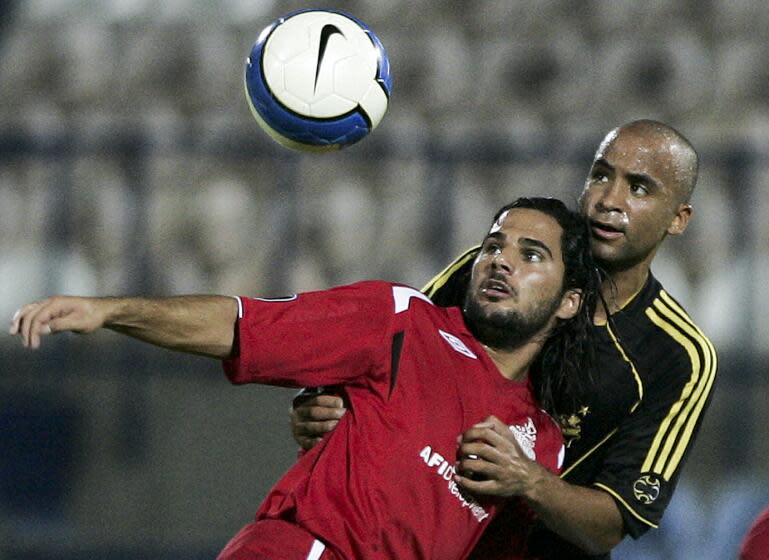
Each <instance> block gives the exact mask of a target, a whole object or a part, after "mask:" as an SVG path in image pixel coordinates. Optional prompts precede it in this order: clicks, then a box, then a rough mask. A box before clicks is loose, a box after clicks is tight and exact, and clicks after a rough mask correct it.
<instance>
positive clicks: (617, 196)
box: [595, 180, 624, 212]
mask: <svg viewBox="0 0 769 560" xmlns="http://www.w3.org/2000/svg"><path fill="white" fill-rule="evenodd" d="M623 192H624V189H623V186H622V184H621V181H618V180H614V181H611V182H610V183H608V184H606V186H605V187H604V188H603V189H602V190H601V194H600V196H599V197H598V200H596V203H595V207H596V209H597V210H601V211H603V212H612V211H617V212H622V211H623V208H624V196H623Z"/></svg>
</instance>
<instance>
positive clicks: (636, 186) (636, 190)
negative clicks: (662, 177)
mask: <svg viewBox="0 0 769 560" xmlns="http://www.w3.org/2000/svg"><path fill="white" fill-rule="evenodd" d="M630 192H632V193H633V194H635V195H639V196H644V195H647V194H649V189H648V188H646V185H642V184H640V183H633V184H632V185H630Z"/></svg>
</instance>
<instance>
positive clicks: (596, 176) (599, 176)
mask: <svg viewBox="0 0 769 560" xmlns="http://www.w3.org/2000/svg"><path fill="white" fill-rule="evenodd" d="M592 178H593V182H594V183H605V182H606V181H608V180H609V178H608V177H607V176H606V173H603V172H601V171H595V172H593V175H592Z"/></svg>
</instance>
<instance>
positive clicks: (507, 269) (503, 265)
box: [491, 251, 513, 274]
mask: <svg viewBox="0 0 769 560" xmlns="http://www.w3.org/2000/svg"><path fill="white" fill-rule="evenodd" d="M491 266H492V268H493V269H494V270H501V271H502V272H504V273H506V274H511V273H512V272H513V266H512V264H511V263H510V261H509V260H508V259H507V258H505V256H504V255H503V254H502V252H501V251H500V252H499V253H497V254H496V255H494V258H493V259H492V260H491Z"/></svg>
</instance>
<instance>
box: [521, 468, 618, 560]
mask: <svg viewBox="0 0 769 560" xmlns="http://www.w3.org/2000/svg"><path fill="white" fill-rule="evenodd" d="M526 498H527V500H528V502H529V504H530V505H531V506H532V508H533V509H534V510H535V511H536V512H537V514H538V515H539V517H540V519H541V520H542V522H543V523H544V524H545V525H546V526H547V527H548V528H549V529H550V530H551V531H553V532H554V533H557V534H558V535H560V536H561V537H563V538H564V539H566V540H567V541H569V542H571V543H573V544H575V545H577V546H579V547H580V548H582V549H584V550H585V551H586V552H589V553H591V554H602V553H606V552H608V551H610V550H611V549H612V548H614V547H615V546H616V545H617V544H618V543H619V542H620V541H621V540H622V536H623V532H622V516H621V515H620V512H619V510H618V509H617V504H616V503H615V502H614V500H613V499H612V498H611V496H609V495H608V494H607V493H606V492H603V491H601V490H596V489H593V488H585V487H582V486H576V485H574V484H569V483H567V482H565V481H563V480H561V479H560V478H559V477H557V476H555V475H553V474H551V473H548V472H544V473H543V474H542V476H541V478H540V479H539V480H538V481H537V482H536V483H535V484H534V485H533V486H532V487H531V489H530V490H529V491H527V492H526Z"/></svg>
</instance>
